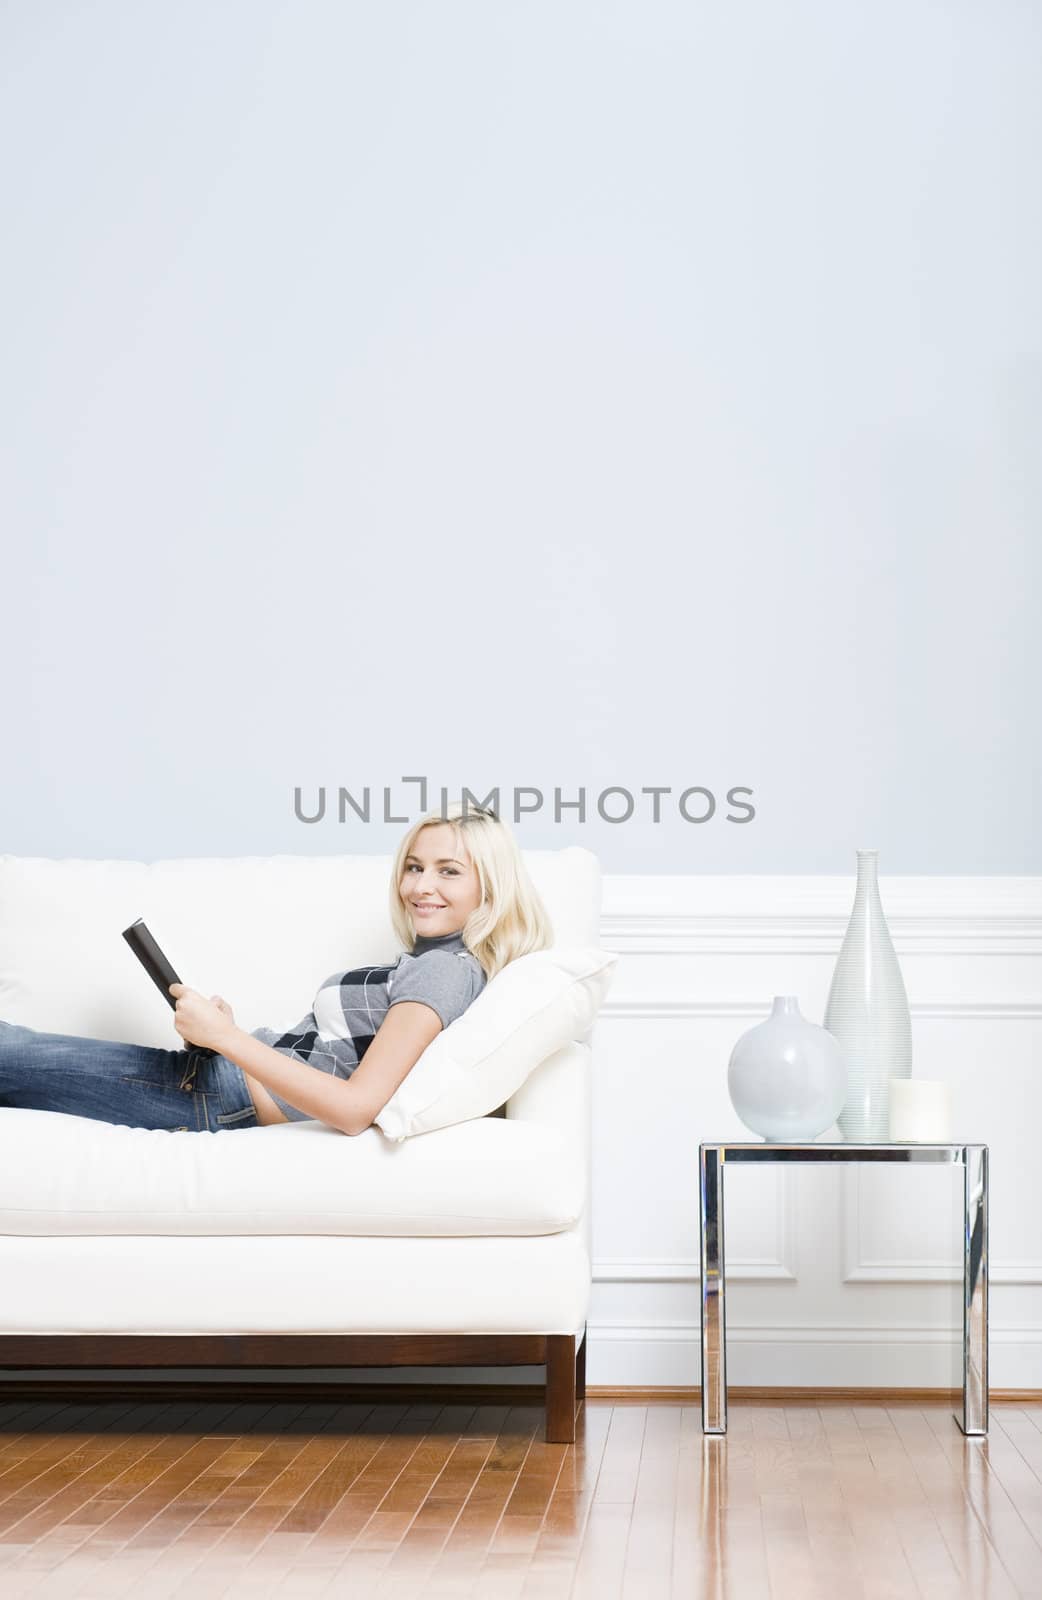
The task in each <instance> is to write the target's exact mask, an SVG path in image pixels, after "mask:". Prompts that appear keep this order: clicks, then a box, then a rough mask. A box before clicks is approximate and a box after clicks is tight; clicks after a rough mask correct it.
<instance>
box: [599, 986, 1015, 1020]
mask: <svg viewBox="0 0 1042 1600" xmlns="http://www.w3.org/2000/svg"><path fill="white" fill-rule="evenodd" d="M909 1010H910V1011H911V1014H912V1016H913V1017H924V1018H952V1019H958V1020H960V1021H961V1020H968V1021H978V1022H1027V1021H1031V1022H1034V1021H1037V1020H1038V1019H1039V1018H1040V1017H1042V1000H938V1001H928V1002H924V1003H916V1002H914V1001H909ZM769 1011H770V1001H767V1002H766V1003H765V1002H763V1001H760V1000H753V999H749V1000H688V999H683V998H679V997H673V998H664V999H654V998H640V999H637V998H626V997H625V996H620V997H619V998H618V999H613V997H612V995H611V993H610V992H609V994H608V998H607V999H606V1000H605V1001H604V1003H603V1005H602V1006H601V1008H600V1013H599V1015H600V1016H602V1017H625V1018H640V1019H641V1020H642V1021H650V1022H672V1021H675V1020H677V1019H679V1018H687V1017H693V1018H696V1019H698V1020H699V1021H701V1020H702V1019H704V1018H720V1017H750V1018H754V1019H755V1018H756V1017H760V1018H766V1017H767V1015H768V1013H769Z"/></svg>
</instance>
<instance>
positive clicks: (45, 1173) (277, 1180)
mask: <svg viewBox="0 0 1042 1600" xmlns="http://www.w3.org/2000/svg"><path fill="white" fill-rule="evenodd" d="M584 1181H585V1180H584V1173H583V1169H582V1165H581V1164H580V1163H578V1162H576V1161H575V1160H574V1156H573V1153H572V1152H571V1151H570V1150H569V1148H568V1147H567V1144H566V1141H565V1139H564V1138H563V1136H562V1135H561V1134H560V1133H558V1132H557V1130H556V1129H554V1128H549V1127H545V1126H541V1125H539V1124H537V1123H530V1122H521V1121H508V1120H506V1119H503V1118H498V1117H487V1118H479V1119H477V1120H475V1121H472V1122H466V1123H462V1124H460V1125H459V1126H456V1127H451V1128H442V1129H440V1130H438V1131H437V1132H436V1133H430V1134H427V1135H425V1136H424V1137H422V1138H416V1139H410V1140H408V1141H407V1142H406V1143H404V1144H393V1143H390V1142H389V1141H388V1140H387V1139H385V1138H384V1136H383V1135H382V1134H381V1133H380V1132H379V1131H378V1130H377V1129H376V1128H368V1129H366V1131H365V1132H364V1133H361V1134H358V1135H357V1136H355V1137H353V1138H351V1137H348V1136H347V1135H345V1134H342V1133H336V1132H334V1131H333V1130H332V1129H331V1128H327V1127H325V1126H324V1125H323V1124H322V1123H318V1122H298V1123H290V1124H283V1125H280V1126H276V1127H271V1128H249V1129H240V1130H238V1131H235V1132H224V1133H216V1134H212V1133H168V1132H166V1131H153V1130H149V1129H144V1128H128V1127H124V1126H122V1125H117V1124H112V1123H107V1122H93V1121H90V1120H89V1119H87V1118H84V1117H71V1116H65V1115H63V1114H60V1113H56V1112H49V1111H23V1110H15V1109H2V1108H0V1234H21V1235H32V1234H36V1235H45V1234H65V1235H68V1234H107V1235H112V1234H154V1233H159V1234H164V1233H166V1234H356V1235H357V1234H376V1235H380V1234H382V1235H392V1234H397V1235H410V1236H424V1237H429V1236H439V1237H446V1236H452V1235H456V1236H459V1235H506V1234H518V1235H528V1234H547V1233H556V1232H559V1231H561V1230H564V1229H568V1228H571V1227H572V1226H574V1224H575V1223H576V1221H577V1219H578V1218H579V1216H580V1214H581V1212H582V1208H583V1201H584V1194H583V1189H584Z"/></svg>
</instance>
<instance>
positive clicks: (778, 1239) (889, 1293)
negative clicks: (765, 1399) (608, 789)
mask: <svg viewBox="0 0 1042 1600" xmlns="http://www.w3.org/2000/svg"><path fill="white" fill-rule="evenodd" d="M853 887H854V880H853V874H852V875H851V876H850V877H849V878H820V877H819V878H784V877H756V878H753V877H744V878H743V877H717V878H705V877H662V876H655V877H636V876H629V875H626V876H606V877H605V880H604V895H603V914H602V924H601V941H602V943H603V945H604V946H605V947H606V948H607V949H610V950H617V951H618V952H619V953H620V955H621V960H620V962H619V966H618V969H617V972H616V976H615V982H614V985H613V988H612V991H611V993H610V994H609V997H608V1000H607V1003H606V1005H605V1007H604V1010H603V1012H602V1013H601V1017H600V1020H599V1022H598V1024H597V1029H596V1033H595V1040H594V1047H595V1048H594V1060H595V1079H594V1165H593V1255H594V1263H593V1275H594V1289H593V1305H592V1310H591V1318H590V1328H589V1352H588V1367H587V1379H588V1382H590V1383H591V1384H606V1385H625V1384H634V1385H645V1384H648V1385H653V1384H697V1383H698V1382H699V1296H700V1285H699V1247H698V1144H699V1141H700V1140H703V1139H721V1138H751V1137H753V1135H751V1134H749V1133H748V1131H747V1130H745V1129H744V1128H743V1127H742V1125H741V1124H740V1123H739V1121H738V1119H737V1117H736V1116H735V1114H734V1111H733V1110H732V1107H731V1104H730V1100H729V1098H728V1094H727V1061H728V1057H729V1054H730V1050H731V1046H732V1045H733V1043H734V1041H735V1039H736V1038H737V1037H738V1035H739V1034H740V1033H742V1032H743V1031H744V1030H745V1029H746V1028H748V1027H751V1026H752V1024H753V1023H754V1022H755V1021H756V1019H757V1018H758V1017H763V1016H766V1014H767V1011H768V1010H769V1007H770V1001H771V998H772V996H774V995H776V994H795V995H797V996H798V997H799V1001H800V1005H801V1008H802V1010H803V1012H804V1015H805V1016H807V1017H808V1018H809V1019H810V1020H811V1021H814V1022H820V1021H821V1019H822V1016H823V1013H824V1009H825V1001H826V997H827V994H828V987H829V982H830V979H831V976H832V969H833V965H834V963H835V958H836V954H837V952H838V949H839V945H840V942H841V939H842V936H843V931H844V929H845V927H846V923H847V918H848V916H849V913H850V908H851V904H852V900H853ZM881 891H882V896H883V903H884V909H885V911H886V914H887V920H888V922H889V925H890V929H891V933H892V935H893V939H894V944H895V947H896V949H897V953H898V957H899V959H900V962H901V967H902V970H903V972H904V977H905V985H906V988H907V990H908V997H909V1003H910V1005H911V1010H912V1035H913V1048H914V1058H913V1072H914V1073H915V1075H916V1076H919V1077H928V1078H944V1079H946V1080H947V1081H948V1082H949V1083H950V1084H951V1085H952V1088H953V1091H954V1100H955V1133H956V1137H957V1138H958V1139H965V1140H966V1141H980V1142H984V1143H986V1144H988V1145H989V1147H990V1152H991V1190H990V1200H991V1213H990V1245H991V1251H990V1259H991V1279H990V1283H991V1305H990V1311H991V1317H990V1322H991V1383H992V1386H993V1387H994V1388H999V1389H1002V1388H1033V1389H1040V1388H1042V1171H1040V1169H1042V1152H1040V1151H1039V1149H1038V1148H1037V1146H1036V1144H1035V1137H1034V1136H1033V1134H1032V1129H1033V1128H1034V1129H1035V1130H1036V1132H1037V1130H1038V1129H1039V1127H1040V1126H1042V879H1038V878H886V877H884V878H883V880H882V883H881ZM837 1136H838V1135H837V1134H835V1133H833V1134H832V1135H831V1137H837ZM825 1137H830V1135H825ZM961 1184H962V1174H961V1168H960V1169H955V1168H935V1169H925V1170H924V1169H911V1168H893V1167H853V1168H842V1169H831V1168H814V1167H799V1168H790V1169H787V1170H784V1171H783V1170H782V1169H778V1168H774V1169H772V1168H769V1167H768V1168H761V1169H752V1168H743V1169H737V1168H732V1169H730V1170H729V1172H728V1174H727V1188H726V1195H727V1200H726V1213H725V1218H726V1246H727V1264H728V1274H727V1279H728V1285H729V1293H728V1302H727V1325H728V1326H727V1332H728V1380H729V1382H731V1383H734V1384H757V1385H787V1384H794V1385H804V1384H815V1383H820V1384H822V1385H848V1384H849V1385H857V1386H861V1385H880V1386H885V1387H920V1386H925V1387H935V1386H943V1385H947V1384H954V1383H957V1382H961V1365H960V1363H961V1350H962V1309H961V1306H962V1303H961V1241H960V1233H959V1229H960V1222H961V1196H962V1186H961Z"/></svg>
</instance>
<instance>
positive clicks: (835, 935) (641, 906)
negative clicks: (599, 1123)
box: [601, 873, 1042, 956]
mask: <svg viewBox="0 0 1042 1600" xmlns="http://www.w3.org/2000/svg"><path fill="white" fill-rule="evenodd" d="M854 882H855V879H854V875H853V873H852V874H851V875H850V876H849V877H835V878H832V877H812V876H808V877H799V878H794V877H779V876H762V877H733V876H707V877H699V876H691V875H679V874H677V875H662V876H654V877H651V876H640V875H636V874H633V875H631V874H621V873H615V874H606V875H605V877H604V879H603V883H602V897H601V938H602V940H603V942H604V944H605V945H606V946H607V947H608V948H609V949H616V950H618V951H619V952H620V954H622V953H627V954H631V955H678V954H702V953H706V952H710V951H712V952H716V953H720V954H723V953H726V954H728V955H764V954H774V953H777V952H779V951H785V952H787V953H789V954H799V955H835V954H836V952H837V951H838V949H839V945H840V941H841V940H842V937H843V933H844V930H845V928H846V925H847V921H848V919H849V916H850V910H851V906H852V905H853V899H854ZM881 893H882V898H883V906H884V910H885V912H886V917H887V922H888V924H889V927H890V931H891V934H892V936H893V940H894V945H895V948H896V949H897V952H898V955H901V954H902V953H908V954H918V955H930V954H934V955H952V954H959V955H987V956H1002V955H1040V954H1042V878H1036V877H1018V878H1013V877H1010V878H922V877H914V878H913V877H884V878H883V879H882V881H881Z"/></svg>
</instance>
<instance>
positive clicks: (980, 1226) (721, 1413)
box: [698, 1140, 988, 1436]
mask: <svg viewBox="0 0 1042 1600" xmlns="http://www.w3.org/2000/svg"><path fill="white" fill-rule="evenodd" d="M698 1153H699V1167H700V1178H701V1183H700V1190H699V1210H700V1213H701V1265H702V1431H703V1433H718V1434H719V1433H726V1432H727V1349H726V1322H725V1315H724V1167H725V1165H726V1164H727V1163H728V1162H736V1161H742V1162H765V1161H786V1162H790V1161H798V1162H804V1163H809V1164H813V1163H817V1162H820V1161H827V1162H835V1161H904V1162H913V1163H916V1164H919V1163H925V1164H933V1165H948V1166H951V1165H961V1166H962V1169H963V1295H962V1416H961V1417H960V1416H959V1413H958V1412H955V1413H954V1416H955V1420H956V1422H958V1424H959V1426H960V1428H961V1429H962V1431H963V1433H965V1434H968V1435H971V1436H977V1435H981V1434H986V1433H987V1431H988V1147H987V1145H986V1144H856V1143H851V1144H813V1143H811V1144H767V1143H765V1142H763V1141H762V1140H761V1141H758V1142H756V1143H754V1144H732V1143H731V1142H730V1141H727V1142H724V1143H720V1144H700V1145H699V1147H698Z"/></svg>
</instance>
